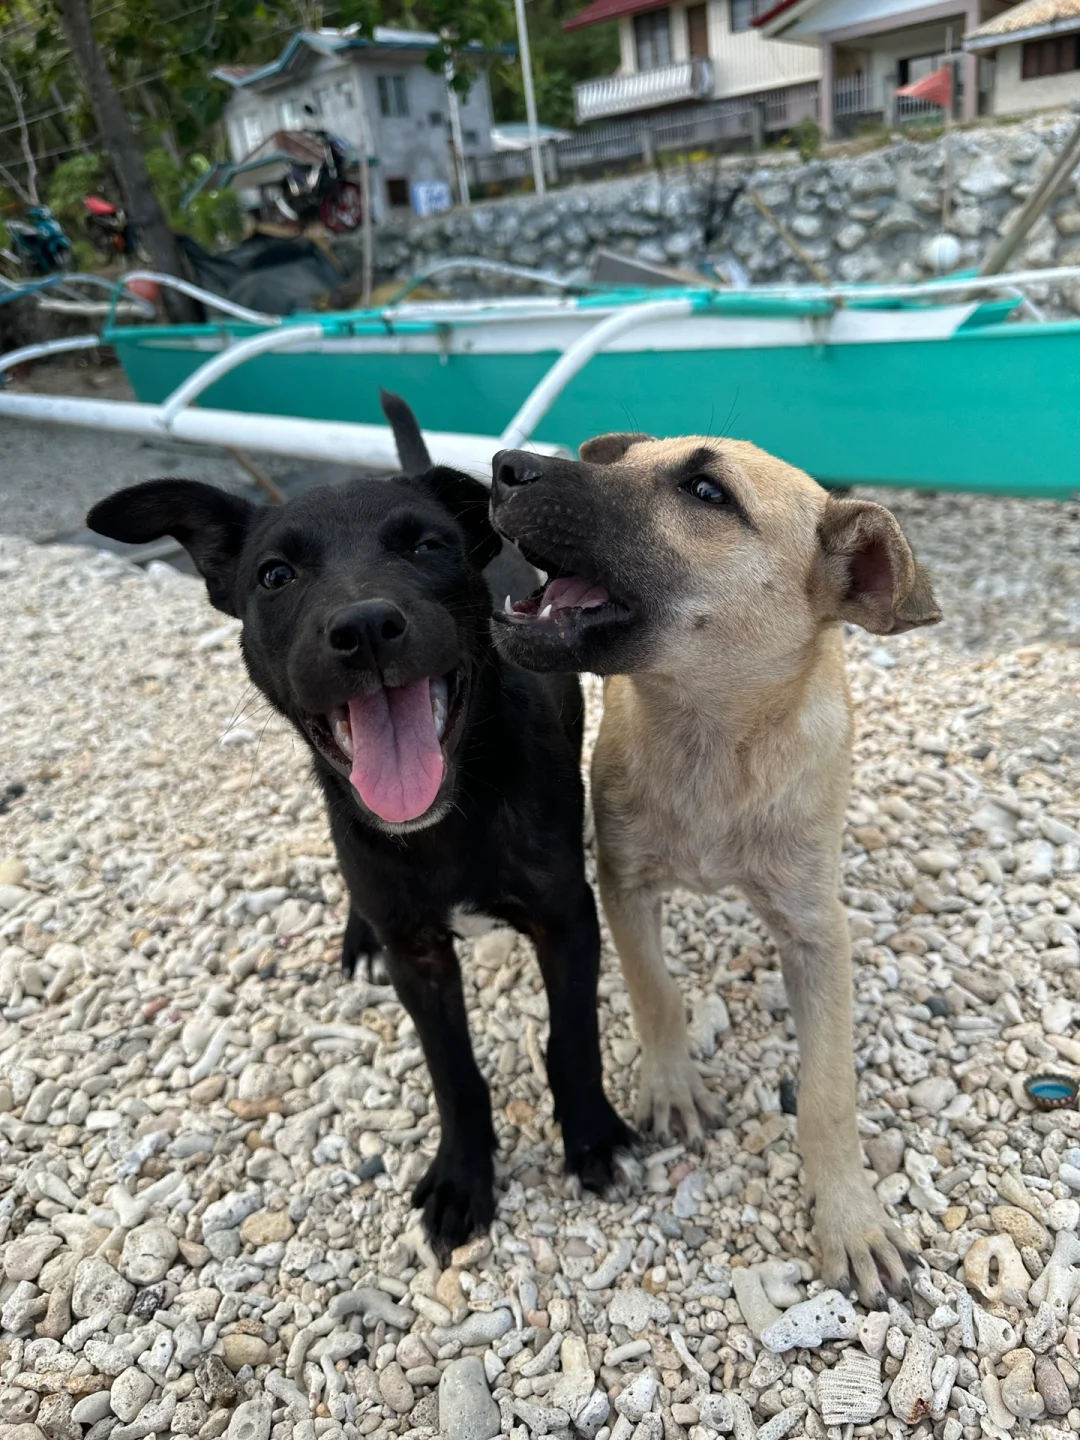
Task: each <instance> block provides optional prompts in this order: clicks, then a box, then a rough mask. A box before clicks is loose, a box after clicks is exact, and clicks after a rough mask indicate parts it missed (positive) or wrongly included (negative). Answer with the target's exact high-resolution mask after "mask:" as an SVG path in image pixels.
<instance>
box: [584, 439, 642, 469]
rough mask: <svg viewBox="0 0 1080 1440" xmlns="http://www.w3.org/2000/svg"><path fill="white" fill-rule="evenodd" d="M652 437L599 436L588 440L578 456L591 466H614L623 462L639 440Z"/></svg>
mask: <svg viewBox="0 0 1080 1440" xmlns="http://www.w3.org/2000/svg"><path fill="white" fill-rule="evenodd" d="M652 438H653V437H652V436H651V435H639V434H633V435H597V437H596V439H595V440H586V441H585V444H584V445H582V447H581V449H580V450H579V451H578V454H579V455H580V456H581V458H582V460H585V461H587V462H588V463H589V464H590V465H614V464H615V462H616V461H617V460H621V459H622V458H623V456H624V455H625V454H626V452H627V450H629V449H630V446H631V445H636V444H637V443H638V441H639V440H651V439H652Z"/></svg>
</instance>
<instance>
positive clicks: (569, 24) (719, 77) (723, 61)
mask: <svg viewBox="0 0 1080 1440" xmlns="http://www.w3.org/2000/svg"><path fill="white" fill-rule="evenodd" d="M766 8H767V4H766V0H702V3H693V4H686V3H684V0H675V3H671V4H657V3H656V0H644V3H643V0H592V4H590V5H588V6H587V7H586V8H585V9H584V10H582V11H581V13H580V14H578V15H575V16H574V17H573V18H572V19H570V20H568V21H566V22H565V23H564V26H563V28H564V29H565V30H576V29H579V28H581V27H583V26H585V25H599V24H600V23H602V22H603V21H608V20H617V21H618V22H619V52H620V63H619V68H618V70H617V71H616V72H615V74H614V75H605V76H598V77H597V78H596V79H595V80H587V81H585V82H584V83H583V84H580V85H577V86H575V88H574V106H575V110H576V113H577V119H578V122H579V123H584V122H587V121H592V120H608V119H615V118H628V117H633V116H638V115H640V116H642V117H645V116H650V115H651V116H656V115H662V114H663V113H665V112H669V111H672V110H683V109H686V108H687V107H695V106H697V107H700V106H703V105H708V104H711V103H712V104H715V102H717V101H725V100H728V101H736V100H739V101H746V102H748V103H753V102H760V105H761V106H762V108H763V109H766V108H768V110H769V113H770V114H771V115H772V117H773V119H774V120H775V121H776V122H777V128H779V127H780V126H785V125H788V124H795V123H796V122H797V121H798V120H800V119H802V118H804V117H805V116H812V115H814V114H815V112H816V108H817V81H818V75H819V73H820V69H819V65H818V59H817V55H816V54H815V53H814V51H813V50H812V49H808V48H807V47H806V46H804V45H789V44H778V43H776V42H775V41H770V40H766V39H765V37H764V36H763V35H762V34H761V33H760V32H759V31H758V30H756V29H755V28H754V20H755V18H756V16H757V15H758V14H759V13H764V11H765V9H766Z"/></svg>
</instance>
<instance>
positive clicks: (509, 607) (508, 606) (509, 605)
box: [503, 595, 514, 615]
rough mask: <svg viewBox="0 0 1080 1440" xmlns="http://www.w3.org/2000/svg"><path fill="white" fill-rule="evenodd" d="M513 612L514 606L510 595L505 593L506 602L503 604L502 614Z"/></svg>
mask: <svg viewBox="0 0 1080 1440" xmlns="http://www.w3.org/2000/svg"><path fill="white" fill-rule="evenodd" d="M513 613H514V607H513V604H512V603H511V600H510V596H509V595H507V597H506V604H505V605H504V606H503V614H504V615H512V614H513Z"/></svg>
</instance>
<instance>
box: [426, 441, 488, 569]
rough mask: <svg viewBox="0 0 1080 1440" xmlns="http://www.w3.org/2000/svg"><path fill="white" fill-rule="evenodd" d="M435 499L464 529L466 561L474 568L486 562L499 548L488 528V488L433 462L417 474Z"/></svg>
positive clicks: (482, 566)
mask: <svg viewBox="0 0 1080 1440" xmlns="http://www.w3.org/2000/svg"><path fill="white" fill-rule="evenodd" d="M421 478H422V480H423V483H424V485H425V486H426V487H427V489H428V490H430V491H431V493H432V494H433V495H434V496H435V498H436V499H437V500H438V501H439V502H440V503H441V504H443V505H445V506H446V508H447V510H449V511H450V513H451V515H453V517H454V519H455V520H456V521H457V522H458V524H459V525H460V526H461V528H462V529H463V530H464V531H465V538H466V542H467V544H468V553H469V560H470V562H471V563H472V564H473V565H475V566H476V568H477V569H478V570H483V568H484V566H485V565H490V564H491V562H492V560H494V559H495V556H496V555H498V554H499V553H500V552H501V550H502V541H501V540H500V539H499V537H498V535H496V533H495V531H494V530H493V529H492V526H491V520H490V518H489V516H488V509H489V506H490V504H491V491H490V490H489V489H488V488H487V486H486V485H481V484H480V481H479V480H474V479H473V478H472V476H471V475H463V474H462V473H461V471H460V470H450V469H449V468H448V467H447V466H445V465H437V466H436V467H435V469H434V470H429V471H428V472H427V474H426V475H424V476H422V477H421Z"/></svg>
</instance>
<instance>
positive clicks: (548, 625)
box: [495, 557, 631, 635]
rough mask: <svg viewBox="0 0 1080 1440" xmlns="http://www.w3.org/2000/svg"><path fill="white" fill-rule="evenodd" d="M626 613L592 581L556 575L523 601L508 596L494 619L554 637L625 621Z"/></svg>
mask: <svg viewBox="0 0 1080 1440" xmlns="http://www.w3.org/2000/svg"><path fill="white" fill-rule="evenodd" d="M526 558H528V557H526ZM530 563H532V562H530ZM630 613H631V612H630V610H629V608H628V607H627V606H626V605H623V604H622V603H621V602H620V601H618V600H616V599H615V598H614V597H613V596H612V594H611V592H610V591H609V590H608V589H607V588H606V587H605V586H603V585H599V584H597V583H596V581H594V580H589V579H586V578H585V577H584V576H582V575H557V576H554V577H553V578H549V579H547V580H546V581H545V582H544V584H543V585H541V586H539V587H538V588H537V589H536V590H534V591H533V593H532V594H531V595H528V596H526V597H525V599H524V600H515V601H511V599H510V597H509V595H508V596H507V597H506V604H505V606H504V607H503V609H502V611H501V612H499V611H497V612H496V615H495V618H496V620H500V621H502V622H504V623H506V624H509V625H519V626H522V627H526V628H529V629H532V628H536V629H539V630H543V631H545V632H548V633H550V634H552V635H555V634H560V633H565V632H567V631H571V630H573V631H574V632H576V631H579V630H580V629H582V628H583V627H585V626H593V625H597V624H603V623H605V622H609V621H614V620H626V619H628V618H629V617H630Z"/></svg>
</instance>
